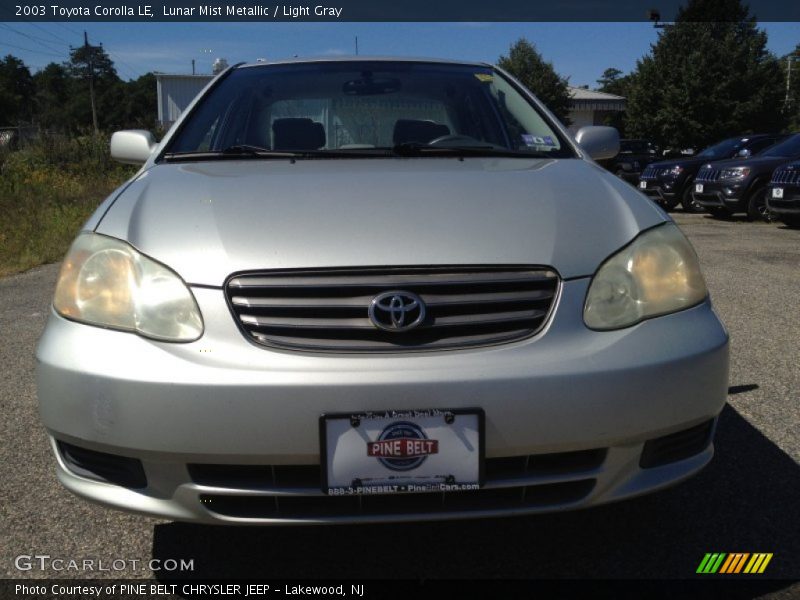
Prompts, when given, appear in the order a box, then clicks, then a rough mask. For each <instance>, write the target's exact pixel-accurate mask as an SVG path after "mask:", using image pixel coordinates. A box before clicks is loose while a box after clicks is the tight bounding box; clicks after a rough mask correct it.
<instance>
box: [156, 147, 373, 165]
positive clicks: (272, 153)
mask: <svg viewBox="0 0 800 600" xmlns="http://www.w3.org/2000/svg"><path fill="white" fill-rule="evenodd" d="M380 153H381V154H384V153H385V151H380ZM375 155H376V151H375V149H372V148H369V149H361V148H357V149H356V148H354V149H343V150H342V149H339V150H271V149H269V148H262V147H261V146H253V145H250V144H234V145H233V146H228V147H227V148H224V149H223V150H203V151H192V152H169V153H167V154H165V155H164V160H166V161H168V162H180V161H192V160H233V159H235V160H239V159H248V158H255V159H261V158H289V159H297V158H365V157H374V156H375Z"/></svg>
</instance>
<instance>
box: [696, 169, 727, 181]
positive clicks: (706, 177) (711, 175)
mask: <svg viewBox="0 0 800 600" xmlns="http://www.w3.org/2000/svg"><path fill="white" fill-rule="evenodd" d="M721 172H722V169H700V170H699V171H698V172H697V177H695V181H700V182H703V181H716V180H717V179H719V175H720V173H721Z"/></svg>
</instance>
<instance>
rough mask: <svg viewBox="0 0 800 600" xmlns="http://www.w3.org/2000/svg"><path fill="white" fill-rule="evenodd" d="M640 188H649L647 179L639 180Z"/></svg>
mask: <svg viewBox="0 0 800 600" xmlns="http://www.w3.org/2000/svg"><path fill="white" fill-rule="evenodd" d="M639 188H641V189H643V190H646V189H647V182H646V181H640V182H639Z"/></svg>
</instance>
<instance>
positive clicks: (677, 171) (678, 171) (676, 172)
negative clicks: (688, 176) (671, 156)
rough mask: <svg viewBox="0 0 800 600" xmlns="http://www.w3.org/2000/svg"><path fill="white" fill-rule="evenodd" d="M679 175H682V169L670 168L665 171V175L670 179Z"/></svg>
mask: <svg viewBox="0 0 800 600" xmlns="http://www.w3.org/2000/svg"><path fill="white" fill-rule="evenodd" d="M681 173H683V167H672V168H671V169H670V170H669V171H667V175H671V176H672V177H677V176H678V175H680V174H681Z"/></svg>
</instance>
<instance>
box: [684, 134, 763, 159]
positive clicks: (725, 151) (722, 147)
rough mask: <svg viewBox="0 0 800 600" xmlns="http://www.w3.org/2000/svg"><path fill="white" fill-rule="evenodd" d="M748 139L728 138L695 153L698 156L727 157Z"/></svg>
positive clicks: (734, 152)
mask: <svg viewBox="0 0 800 600" xmlns="http://www.w3.org/2000/svg"><path fill="white" fill-rule="evenodd" d="M748 141H750V139H749V138H730V139H727V140H723V141H721V142H719V143H718V144H714V145H713V146H709V147H708V148H706V149H705V150H703V151H702V152H701V153H700V154H698V155H697V157H698V158H717V159H719V158H728V157H729V156H733V155H734V154H736V153H737V152H738V151H739V150H740V149H741V148H742V147H743V146H744V145H745V144H746V143H747V142H748Z"/></svg>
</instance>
